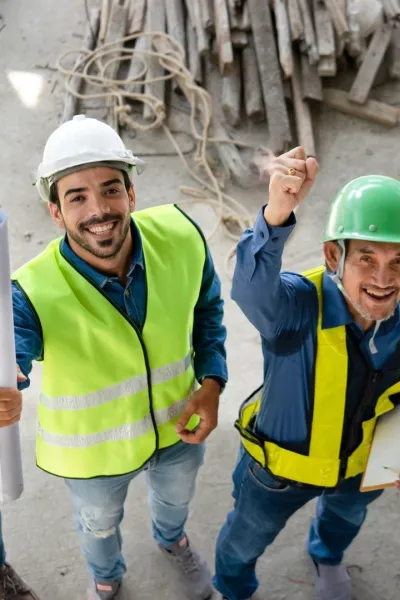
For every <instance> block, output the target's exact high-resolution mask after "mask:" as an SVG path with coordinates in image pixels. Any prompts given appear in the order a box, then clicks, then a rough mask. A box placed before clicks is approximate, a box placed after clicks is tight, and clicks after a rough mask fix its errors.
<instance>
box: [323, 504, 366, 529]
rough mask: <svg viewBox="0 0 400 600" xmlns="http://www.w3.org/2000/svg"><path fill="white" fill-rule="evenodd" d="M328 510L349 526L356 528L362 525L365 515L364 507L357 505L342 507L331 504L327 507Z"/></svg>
mask: <svg viewBox="0 0 400 600" xmlns="http://www.w3.org/2000/svg"><path fill="white" fill-rule="evenodd" d="M329 510H330V511H331V512H333V513H334V514H336V515H337V516H338V517H340V518H342V519H343V520H344V521H347V523H349V524H350V525H354V526H356V527H358V526H359V525H361V524H362V523H363V521H364V519H365V516H366V514H367V509H366V507H365V506H357V505H353V506H352V505H349V506H343V505H341V504H334V503H332V504H330V505H329Z"/></svg>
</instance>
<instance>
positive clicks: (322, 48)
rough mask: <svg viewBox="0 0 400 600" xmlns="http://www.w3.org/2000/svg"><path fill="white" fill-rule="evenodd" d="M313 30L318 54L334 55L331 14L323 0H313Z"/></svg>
mask: <svg viewBox="0 0 400 600" xmlns="http://www.w3.org/2000/svg"><path fill="white" fill-rule="evenodd" d="M314 20H315V32H316V36H317V45H318V53H319V55H320V56H335V35H334V30H333V24H332V19H331V15H330V13H329V11H328V9H327V8H326V6H325V4H324V2H323V0H314Z"/></svg>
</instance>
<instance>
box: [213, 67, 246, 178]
mask: <svg viewBox="0 0 400 600" xmlns="http://www.w3.org/2000/svg"><path fill="white" fill-rule="evenodd" d="M205 68H206V87H207V90H208V92H209V93H210V94H211V98H212V102H213V113H212V128H211V129H212V132H211V135H212V136H213V137H215V138H219V139H225V140H226V139H229V135H228V133H227V131H226V129H225V127H224V126H223V119H222V114H221V109H220V106H221V85H222V84H221V77H220V75H219V72H218V70H217V68H215V67H213V65H212V64H211V63H210V61H205ZM215 146H216V149H217V152H218V155H219V158H220V160H221V163H222V164H223V165H224V167H225V169H226V170H227V171H228V172H229V174H230V176H231V178H232V179H233V181H234V182H235V183H237V185H239V186H240V187H242V188H248V187H251V186H252V185H254V175H253V174H252V172H251V170H250V168H249V167H248V166H247V165H246V164H245V163H244V162H243V160H242V156H241V154H240V152H239V150H238V148H237V147H236V146H234V145H233V144H215Z"/></svg>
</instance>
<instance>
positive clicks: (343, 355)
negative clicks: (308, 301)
mask: <svg viewBox="0 0 400 600" xmlns="http://www.w3.org/2000/svg"><path fill="white" fill-rule="evenodd" d="M324 270H325V269H324V268H323V267H319V268H317V269H313V270H311V271H307V272H306V273H304V276H305V277H307V278H308V279H310V280H311V281H312V282H313V283H314V285H315V287H316V290H317V294H318V305H319V317H318V329H317V356H316V362H315V388H314V408H313V420H312V427H311V438H310V448H309V454H308V455H302V454H298V453H296V452H292V451H291V450H287V449H285V448H281V447H280V446H279V445H278V444H275V443H274V442H269V441H264V440H261V439H260V438H259V437H258V436H257V434H256V433H255V432H254V423H255V420H256V417H257V414H258V411H259V407H260V402H261V398H262V392H261V393H260V392H259V391H257V392H256V393H255V394H254V395H252V396H251V397H250V398H249V399H248V400H246V402H245V403H244V404H243V405H242V407H241V409H240V415H239V419H238V421H237V422H236V427H237V428H238V429H239V431H240V434H241V441H242V444H243V445H244V447H245V448H246V450H247V451H248V452H249V454H250V455H251V456H252V457H253V458H254V459H255V460H256V461H257V462H259V463H260V464H261V465H262V466H264V467H267V468H268V469H269V470H270V471H271V472H272V473H273V474H274V475H276V476H277V477H283V478H285V479H289V480H292V481H297V482H300V483H305V484H309V485H315V486H321V487H335V486H336V485H337V484H338V482H339V480H340V476H341V466H342V463H341V459H340V450H341V445H342V435H343V422H344V415H345V407H346V389H347V371H348V356H347V346H346V328H345V327H344V326H342V327H335V328H331V329H322V314H323V313H322V278H323V273H324ZM399 392H400V382H399V383H396V384H394V385H393V386H391V387H390V388H389V389H387V390H386V391H385V392H384V393H383V394H382V396H380V398H379V399H378V401H377V404H376V408H375V416H374V417H373V418H372V419H370V420H369V421H365V422H364V423H363V425H362V428H363V439H362V441H361V443H360V445H359V446H358V448H356V450H355V451H354V452H353V454H352V455H351V456H350V457H349V459H348V461H347V466H346V472H345V475H344V476H345V478H348V477H354V476H356V475H359V474H361V473H363V472H364V470H365V467H366V464H367V460H368V455H369V450H370V447H371V442H372V438H373V433H374V428H375V425H376V420H377V418H378V417H379V416H381V415H382V414H384V413H386V412H389V411H390V410H392V409H393V408H394V405H393V403H392V402H391V400H390V398H389V396H390V395H391V394H396V393H399Z"/></svg>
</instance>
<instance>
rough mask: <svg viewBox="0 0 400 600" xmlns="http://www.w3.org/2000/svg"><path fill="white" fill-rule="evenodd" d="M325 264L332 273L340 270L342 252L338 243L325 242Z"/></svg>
mask: <svg viewBox="0 0 400 600" xmlns="http://www.w3.org/2000/svg"><path fill="white" fill-rule="evenodd" d="M324 255H325V262H326V264H327V265H328V267H329V269H330V270H331V271H334V272H335V273H336V271H337V270H338V267H339V263H340V258H341V256H342V251H341V248H340V246H339V244H338V243H337V242H325V244H324Z"/></svg>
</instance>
